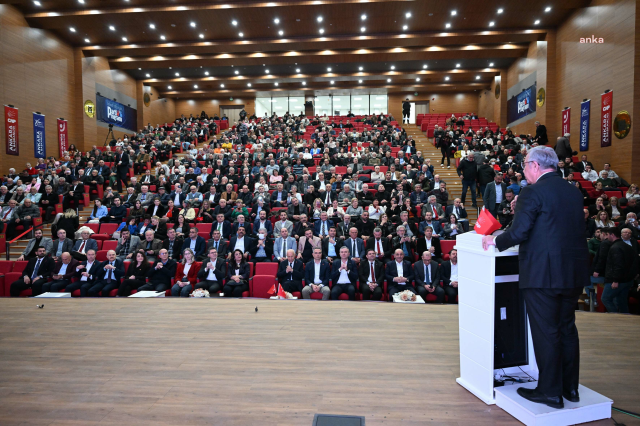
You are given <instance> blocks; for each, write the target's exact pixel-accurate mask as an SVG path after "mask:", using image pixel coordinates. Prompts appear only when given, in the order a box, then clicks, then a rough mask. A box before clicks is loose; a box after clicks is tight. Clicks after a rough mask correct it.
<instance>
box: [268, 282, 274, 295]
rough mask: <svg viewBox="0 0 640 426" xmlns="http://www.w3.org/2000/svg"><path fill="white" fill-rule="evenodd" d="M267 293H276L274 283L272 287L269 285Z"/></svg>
mask: <svg viewBox="0 0 640 426" xmlns="http://www.w3.org/2000/svg"><path fill="white" fill-rule="evenodd" d="M267 294H269V295H271V296H273V295H274V294H276V284H274V285H273V287H271V288H270V289H269V291H267Z"/></svg>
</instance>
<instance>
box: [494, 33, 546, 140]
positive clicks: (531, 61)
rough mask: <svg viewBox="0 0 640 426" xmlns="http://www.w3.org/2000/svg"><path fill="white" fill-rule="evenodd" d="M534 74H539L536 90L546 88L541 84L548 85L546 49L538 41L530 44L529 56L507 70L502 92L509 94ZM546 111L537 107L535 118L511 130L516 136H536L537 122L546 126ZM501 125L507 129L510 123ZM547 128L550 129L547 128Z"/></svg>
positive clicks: (517, 61) (537, 75)
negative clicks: (511, 88)
mask: <svg viewBox="0 0 640 426" xmlns="http://www.w3.org/2000/svg"><path fill="white" fill-rule="evenodd" d="M541 50H542V52H541ZM533 72H536V73H537V74H536V81H537V82H538V84H537V86H536V90H537V89H538V88H540V87H544V85H541V84H545V83H546V47H545V46H541V45H540V42H536V41H534V42H531V43H529V49H528V51H527V56H526V57H524V58H519V59H517V60H516V61H515V62H514V63H513V64H511V66H510V67H509V69H508V70H507V73H506V75H507V78H506V84H502V91H504V94H505V95H506V94H507V90H508V88H510V87H512V86H513V85H514V84H516V83H518V82H519V81H521V80H523V79H524V78H525V77H527V76H528V75H530V74H531V73H533ZM541 79H542V81H544V83H541ZM507 100H508V98H507ZM505 109H506V107H505ZM544 110H546V107H544V106H543V108H541V109H540V110H538V108H537V107H536V115H535V117H531V118H529V119H528V120H527V121H525V122H523V123H520V124H517V125H515V126H511V130H512V131H513V132H514V134H528V133H531V134H535V132H536V130H535V129H536V127H535V122H536V121H540V122H541V123H543V124H545V119H544ZM505 113H506V111H505ZM505 118H506V114H505ZM501 124H502V126H503V127H505V126H507V124H508V123H507V122H506V120H505V121H504V123H501ZM547 128H549V127H548V126H547ZM549 136H550V137H549V140H551V135H549Z"/></svg>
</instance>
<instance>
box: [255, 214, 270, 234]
mask: <svg viewBox="0 0 640 426" xmlns="http://www.w3.org/2000/svg"><path fill="white" fill-rule="evenodd" d="M260 228H264V229H266V230H267V235H269V236H271V235H273V224H272V223H271V221H270V220H269V219H267V211H266V210H260V214H259V217H258V218H257V219H256V220H255V221H254V222H253V229H254V231H256V233H257V232H258V231H259V230H260Z"/></svg>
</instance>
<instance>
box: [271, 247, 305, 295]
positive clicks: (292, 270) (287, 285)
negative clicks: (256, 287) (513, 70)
mask: <svg viewBox="0 0 640 426" xmlns="http://www.w3.org/2000/svg"><path fill="white" fill-rule="evenodd" d="M277 276H278V281H280V284H281V285H282V288H283V289H284V291H287V292H289V293H294V292H296V291H297V292H301V291H302V279H303V278H304V265H303V263H302V261H301V260H299V259H296V252H295V251H294V250H291V249H289V250H287V260H283V261H282V262H280V266H279V267H278V274H277Z"/></svg>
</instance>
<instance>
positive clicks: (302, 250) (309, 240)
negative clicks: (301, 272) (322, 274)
mask: <svg viewBox="0 0 640 426" xmlns="http://www.w3.org/2000/svg"><path fill="white" fill-rule="evenodd" d="M316 247H318V248H322V240H321V239H320V238H318V237H316V236H315V235H313V229H311V228H307V230H306V231H305V233H304V235H303V236H301V237H300V240H299V241H298V256H297V258H298V259H301V260H302V262H303V263H308V262H310V261H311V259H312V258H313V249H314V248H316Z"/></svg>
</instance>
